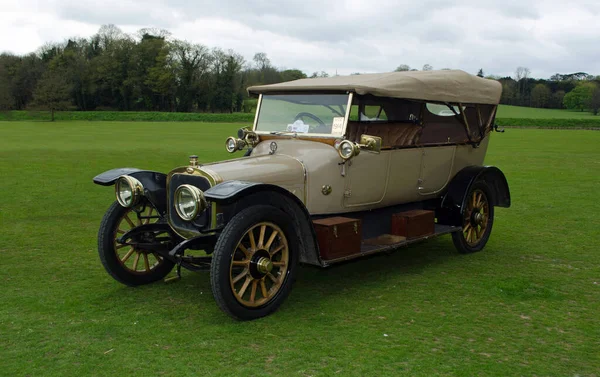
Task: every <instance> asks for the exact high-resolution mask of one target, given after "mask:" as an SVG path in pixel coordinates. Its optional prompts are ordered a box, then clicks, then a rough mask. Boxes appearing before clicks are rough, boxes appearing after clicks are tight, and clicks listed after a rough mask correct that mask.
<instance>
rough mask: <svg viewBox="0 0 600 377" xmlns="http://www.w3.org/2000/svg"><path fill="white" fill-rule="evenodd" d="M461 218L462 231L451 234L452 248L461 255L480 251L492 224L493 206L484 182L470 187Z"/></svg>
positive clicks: (488, 235)
mask: <svg viewBox="0 0 600 377" xmlns="http://www.w3.org/2000/svg"><path fill="white" fill-rule="evenodd" d="M462 217H463V227H462V231H461V232H456V233H453V234H452V240H453V241H454V246H455V247H456V249H457V250H458V251H459V252H461V253H474V252H476V251H480V250H481V249H483V247H484V246H485V244H486V243H487V241H488V239H489V238H490V233H491V232H492V225H493V223H494V206H493V205H492V201H491V195H490V190H489V188H488V187H487V185H486V184H485V183H484V182H476V183H475V184H473V186H472V187H471V190H470V191H469V194H468V195H467V202H466V205H465V208H464V210H463V213H462Z"/></svg>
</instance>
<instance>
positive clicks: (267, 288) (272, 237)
mask: <svg viewBox="0 0 600 377" xmlns="http://www.w3.org/2000/svg"><path fill="white" fill-rule="evenodd" d="M297 248H298V240H297V237H296V232H295V231H294V228H293V225H292V219H291V218H290V217H289V216H288V215H287V214H285V213H284V212H282V211H280V210H279V209H277V208H275V207H272V206H266V205H256V206H252V207H249V208H246V209H245V210H243V211H242V212H240V213H239V214H237V215H236V216H235V217H234V218H233V219H232V220H231V221H230V222H229V223H228V224H227V226H226V227H225V229H224V230H223V233H221V235H220V237H219V239H218V241H217V244H216V245H215V251H214V254H213V260H212V264H211V273H210V279H211V288H212V293H213V296H214V298H215V301H216V302H217V304H218V305H219V307H220V308H221V309H222V310H223V311H224V312H225V313H227V314H229V315H230V316H231V317H233V318H235V319H239V320H251V319H255V318H260V317H264V316H266V315H268V314H270V313H272V312H273V311H275V310H277V308H278V307H279V306H280V305H281V304H282V303H283V301H284V300H285V298H286V297H287V296H288V294H289V292H290V290H291V287H292V281H293V279H294V275H295V273H296V268H297V264H298V250H297Z"/></svg>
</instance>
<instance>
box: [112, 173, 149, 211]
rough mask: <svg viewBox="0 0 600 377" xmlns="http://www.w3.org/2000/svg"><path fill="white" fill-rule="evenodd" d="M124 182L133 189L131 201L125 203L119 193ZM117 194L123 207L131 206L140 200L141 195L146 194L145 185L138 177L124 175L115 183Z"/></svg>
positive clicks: (118, 200)
mask: <svg viewBox="0 0 600 377" xmlns="http://www.w3.org/2000/svg"><path fill="white" fill-rule="evenodd" d="M123 182H124V183H125V184H127V185H128V186H129V188H130V189H131V203H129V204H127V203H125V202H124V201H123V200H122V199H121V196H120V195H119V191H120V190H119V188H120V187H121V185H122V184H123ZM115 196H116V198H117V202H119V204H120V205H121V206H122V207H125V208H131V207H133V206H135V205H136V204H137V203H138V202H139V200H140V197H142V196H144V186H143V185H142V183H141V182H140V181H138V180H137V179H135V178H133V177H131V176H129V175H122V176H120V177H119V178H117V181H116V183H115Z"/></svg>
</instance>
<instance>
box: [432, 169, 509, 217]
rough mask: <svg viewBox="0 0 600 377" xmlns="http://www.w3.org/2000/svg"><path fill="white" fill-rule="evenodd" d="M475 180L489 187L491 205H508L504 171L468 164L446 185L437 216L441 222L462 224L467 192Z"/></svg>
mask: <svg viewBox="0 0 600 377" xmlns="http://www.w3.org/2000/svg"><path fill="white" fill-rule="evenodd" d="M477 181H484V182H485V183H486V184H487V185H488V187H489V188H490V191H491V194H492V198H491V202H492V205H494V206H498V207H505V208H508V207H510V190H509V188H508V182H507V181H506V177H505V176H504V173H502V171H501V170H500V169H498V168H497V167H495V166H468V167H466V168H464V169H462V170H461V171H459V172H458V174H456V175H455V176H454V178H453V179H452V181H451V182H450V184H449V185H448V191H447V192H446V194H445V195H444V197H443V198H442V202H441V205H440V209H439V210H438V213H437V217H438V221H439V222H440V223H441V224H447V225H457V226H461V225H462V217H461V213H462V212H463V209H464V207H465V205H466V203H467V194H468V192H469V190H470V188H471V186H472V185H473V184H474V183H475V182H477Z"/></svg>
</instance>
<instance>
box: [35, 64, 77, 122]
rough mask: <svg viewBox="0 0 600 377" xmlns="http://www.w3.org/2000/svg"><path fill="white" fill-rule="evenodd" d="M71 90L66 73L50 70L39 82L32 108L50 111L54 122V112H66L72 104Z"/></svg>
mask: <svg viewBox="0 0 600 377" xmlns="http://www.w3.org/2000/svg"><path fill="white" fill-rule="evenodd" d="M71 88H72V85H71V84H70V83H69V82H68V81H67V79H66V78H65V75H64V73H62V72H58V71H55V70H50V69H49V70H47V71H46V72H45V73H44V75H43V76H42V78H41V79H40V81H39V82H38V85H37V88H36V89H35V92H34V93H33V103H32V106H33V107H40V108H44V109H47V110H50V114H51V119H50V120H51V121H52V122H54V112H55V111H57V110H66V109H67V108H68V107H69V105H70V104H71V101H70V97H71Z"/></svg>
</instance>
